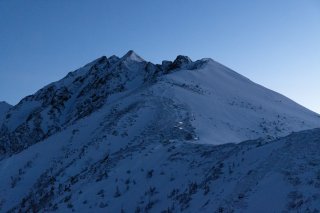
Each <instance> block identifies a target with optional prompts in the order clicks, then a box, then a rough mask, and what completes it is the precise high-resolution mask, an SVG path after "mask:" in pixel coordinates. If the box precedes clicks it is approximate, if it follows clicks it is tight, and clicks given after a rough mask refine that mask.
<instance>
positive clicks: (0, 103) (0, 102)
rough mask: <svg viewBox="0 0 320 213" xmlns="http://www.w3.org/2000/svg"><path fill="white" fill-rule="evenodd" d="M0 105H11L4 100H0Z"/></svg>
mask: <svg viewBox="0 0 320 213" xmlns="http://www.w3.org/2000/svg"><path fill="white" fill-rule="evenodd" d="M0 106H6V107H12V105H11V104H8V103H7V102H5V101H0Z"/></svg>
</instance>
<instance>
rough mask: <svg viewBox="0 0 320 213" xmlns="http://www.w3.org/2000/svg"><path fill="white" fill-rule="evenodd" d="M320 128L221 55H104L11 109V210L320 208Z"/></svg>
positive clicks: (6, 165) (7, 186)
mask: <svg viewBox="0 0 320 213" xmlns="http://www.w3.org/2000/svg"><path fill="white" fill-rule="evenodd" d="M319 127H320V118H319V115H317V114H316V113H314V112H311V111H309V110H308V109H306V108H304V107H302V106H300V105H298V104H296V103H295V102H293V101H291V100H290V99H288V98H286V97H284V96H282V95H280V94H278V93H275V92H273V91H270V90H268V89H266V88H264V87H262V86H259V85H257V84H255V83H253V82H251V81H250V80H249V79H247V78H245V77H243V76H241V75H239V74H237V73H236V72H234V71H232V70H230V69H228V68H226V67H225V66H223V65H221V64H219V63H217V62H215V61H213V60H211V59H202V60H198V61H195V62H192V61H191V59H189V58H188V57H186V56H178V57H177V59H176V60H175V61H173V62H170V61H164V62H163V63H162V65H155V64H152V63H150V62H146V61H144V60H143V59H142V58H141V57H140V56H138V55H137V54H136V53H134V52H133V51H129V52H128V53H127V54H126V55H125V56H123V57H117V56H112V57H110V58H107V57H101V58H99V59H97V60H95V61H93V62H91V63H89V64H88V65H86V66H84V67H82V68H80V69H79V70H76V71H74V72H71V73H69V74H68V75H67V76H66V77H65V78H64V79H62V80H60V81H58V82H54V83H52V84H50V85H48V86H46V87H44V88H42V89H41V90H39V91H38V92H37V93H35V94H34V95H31V96H28V97H26V98H24V99H23V100H21V101H20V103H19V104H18V105H16V106H14V107H12V108H10V109H9V111H8V112H7V113H6V116H5V119H4V120H3V124H2V126H1V129H0V174H1V175H0V212H50V211H56V212H72V211H74V212H199V211H202V212H233V211H234V212H281V211H284V212H286V211H287V212H290V211H293V212H296V211H302V212H306V211H308V210H310V211H311V212H312V211H313V210H315V209H318V210H320V206H319V203H320V195H319V192H318V191H319V186H320V181H319V180H320V178H319V175H320V173H319V172H320V167H319V163H320V158H319V156H320V153H319V152H320V149H319V148H320V147H319V146H320V143H319V142H320V141H319V140H320V130H319V129H314V130H307V129H313V128H319ZM302 130H307V131H303V132H298V131H302ZM292 132H298V133H293V134H291V133H292ZM289 134H290V135H289ZM287 135H289V136H287ZM284 136H286V137H284ZM243 141H246V142H243ZM214 145H217V146H214Z"/></svg>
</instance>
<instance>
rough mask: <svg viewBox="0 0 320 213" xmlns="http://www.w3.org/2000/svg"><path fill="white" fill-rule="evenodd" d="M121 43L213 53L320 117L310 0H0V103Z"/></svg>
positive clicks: (319, 9)
mask: <svg viewBox="0 0 320 213" xmlns="http://www.w3.org/2000/svg"><path fill="white" fill-rule="evenodd" d="M130 49H133V50H135V52H137V53H138V54H139V55H141V56H142V57H143V58H145V59H146V60H150V61H152V62H156V63H159V62H161V60H164V59H169V60H173V59H174V58H175V57H176V55H178V54H183V55H188V56H189V57H190V58H191V59H193V60H196V59H200V58H204V57H210V58H213V59H214V60H216V61H219V62H220V63H222V64H224V65H226V66H228V67H230V68H232V69H234V70H235V71H237V72H239V73H241V74H243V75H245V76H246V77H248V78H250V79H251V80H253V81H255V82H257V83H259V84H262V85H263V86H266V87H268V88H270V89H273V90H275V91H277V92H280V93H282V94H284V95H286V96H288V97H289V98H291V99H293V100H295V101H297V102H298V103H300V104H302V105H304V106H306V107H308V108H310V109H312V110H314V111H316V112H318V113H320V1H319V0H264V1H262V0H251V1H249V0H241V1H239V0H233V1H231V0H223V1H222V0H216V1H214V0H193V1H191V0H135V1H132V0H126V1H124V0H104V1H102V0H90V1H89V0H86V1H85V0H67V1H66V0H54V1H49V0H48V1H43V0H28V1H26V0H0V100H5V101H7V102H9V103H11V104H16V103H17V102H18V101H19V100H20V99H21V98H23V97H24V96H26V95H29V94H32V93H34V92H35V91H36V90H38V89H40V88H41V87H43V86H45V85H46V84H48V83H50V82H52V81H56V80H59V79H60V78H62V77H63V76H65V75H66V74H67V73H68V72H69V71H72V70H74V69H76V68H79V67H80V66H83V65H84V64H86V63H88V62H90V61H91V60H93V59H95V58H97V57H99V56H102V55H106V56H110V55H113V54H116V55H119V56H122V55H123V54H125V53H126V52H127V51H128V50H130Z"/></svg>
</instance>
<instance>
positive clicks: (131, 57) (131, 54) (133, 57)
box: [121, 50, 144, 62]
mask: <svg viewBox="0 0 320 213" xmlns="http://www.w3.org/2000/svg"><path fill="white" fill-rule="evenodd" d="M121 59H122V60H131V61H137V62H143V61H144V59H143V58H141V57H140V56H139V55H138V54H137V53H135V52H134V51H133V50H129V51H128V52H127V53H126V54H125V55H124V56H123V57H122V58H121Z"/></svg>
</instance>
